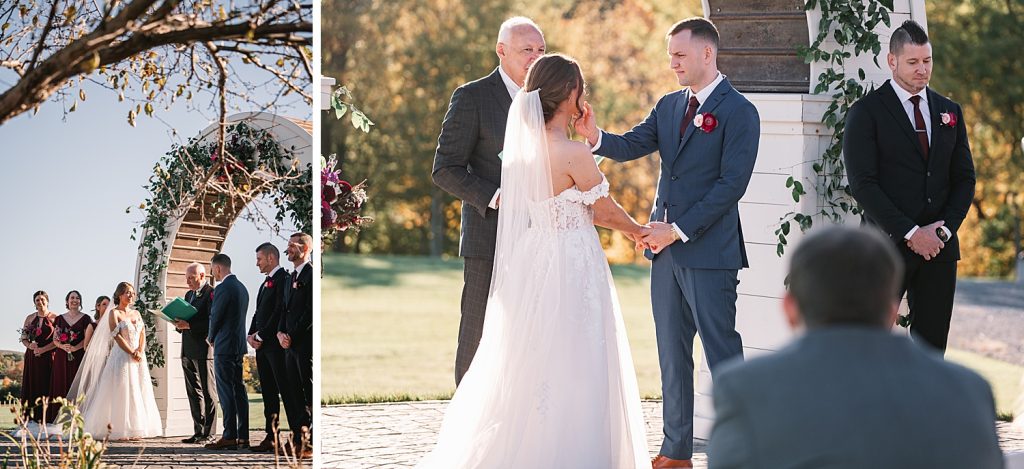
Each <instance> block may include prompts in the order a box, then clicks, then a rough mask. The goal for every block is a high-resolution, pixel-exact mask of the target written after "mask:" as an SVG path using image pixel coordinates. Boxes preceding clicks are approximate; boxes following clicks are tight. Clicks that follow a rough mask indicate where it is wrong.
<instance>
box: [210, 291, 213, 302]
mask: <svg viewBox="0 0 1024 469" xmlns="http://www.w3.org/2000/svg"><path fill="white" fill-rule="evenodd" d="M210 301H213V292H212V291H211V292H210Z"/></svg>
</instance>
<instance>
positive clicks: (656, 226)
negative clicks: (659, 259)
mask: <svg viewBox="0 0 1024 469" xmlns="http://www.w3.org/2000/svg"><path fill="white" fill-rule="evenodd" d="M626 236H627V237H628V238H629V239H631V240H633V242H634V243H636V249H637V250H638V251H639V250H642V249H650V250H651V252H653V253H655V254H657V253H659V252H661V251H662V250H663V249H665V248H666V247H667V246H668V245H670V244H672V243H674V242H675V241H676V240H677V239H679V235H678V234H677V233H676V230H675V228H673V227H672V225H670V224H668V223H663V222H660V221H656V222H652V223H650V224H648V225H643V226H641V227H640V231H639V232H638V233H626Z"/></svg>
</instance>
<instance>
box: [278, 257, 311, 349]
mask: <svg viewBox="0 0 1024 469" xmlns="http://www.w3.org/2000/svg"><path fill="white" fill-rule="evenodd" d="M289 288H290V290H289V293H288V311H287V312H286V313H285V314H283V315H281V321H280V323H279V326H278V330H279V331H281V332H284V333H285V334H288V336H289V337H291V339H292V348H295V349H298V350H308V351H310V352H312V350H313V266H312V265H310V264H307V265H306V266H305V267H304V268H303V269H302V271H301V272H299V275H298V276H297V277H295V279H294V281H292V282H291V285H289Z"/></svg>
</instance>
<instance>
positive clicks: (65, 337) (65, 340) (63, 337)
mask: <svg viewBox="0 0 1024 469" xmlns="http://www.w3.org/2000/svg"><path fill="white" fill-rule="evenodd" d="M59 340H60V341H61V342H67V341H68V334H67V333H64V334H61V335H60V338H59Z"/></svg>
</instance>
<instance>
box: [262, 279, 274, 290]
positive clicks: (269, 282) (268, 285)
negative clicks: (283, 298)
mask: <svg viewBox="0 0 1024 469" xmlns="http://www.w3.org/2000/svg"><path fill="white" fill-rule="evenodd" d="M263 286H264V287H266V288H274V281H273V280H267V281H266V282H263Z"/></svg>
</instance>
